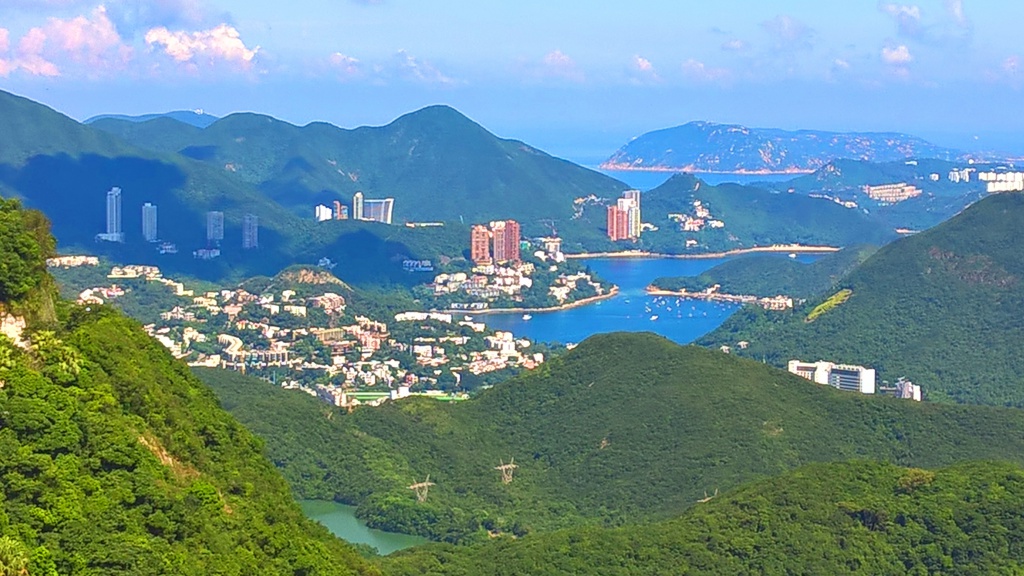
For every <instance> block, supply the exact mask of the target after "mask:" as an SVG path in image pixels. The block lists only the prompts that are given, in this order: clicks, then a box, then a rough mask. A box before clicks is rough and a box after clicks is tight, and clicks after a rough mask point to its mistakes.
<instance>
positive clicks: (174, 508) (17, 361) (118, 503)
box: [0, 203, 375, 576]
mask: <svg viewBox="0 0 1024 576" xmlns="http://www.w3.org/2000/svg"><path fill="white" fill-rule="evenodd" d="M18 216H19V214H18V211H17V210H16V207H15V205H13V204H10V203H7V204H5V207H4V210H3V217H2V218H0V238H12V237H13V238H22V237H24V236H25V235H26V234H27V235H34V234H41V233H42V232H40V230H42V229H43V228H40V227H32V226H29V227H28V228H25V222H26V221H29V222H32V221H35V220H34V219H35V218H37V217H38V215H34V214H23V215H21V217H18ZM51 248H52V239H51V240H49V241H48V242H44V243H43V244H42V245H40V246H35V247H34V248H28V247H27V245H24V244H22V243H20V242H15V243H13V244H12V243H9V242H8V243H0V265H2V266H5V267H6V268H7V269H16V268H17V266H19V265H20V264H19V263H22V264H26V263H27V264H30V266H29V270H30V272H29V273H30V274H31V275H33V276H32V277H33V278H35V279H36V280H38V281H39V283H38V286H39V287H38V288H34V289H31V290H30V291H29V292H27V293H26V292H24V291H23V290H22V289H21V288H19V283H20V282H21V280H22V278H21V277H2V276H0V284H2V286H0V293H4V294H21V298H22V300H23V301H38V300H45V299H46V298H48V296H47V297H44V296H39V295H38V294H36V292H45V291H48V290H50V289H51V288H49V287H52V286H53V282H52V280H47V279H46V277H45V273H44V272H43V271H42V270H40V268H39V266H38V262H36V258H37V257H38V255H39V254H45V253H46V251H47V250H49V249H51ZM40 274H43V277H40V276H39V275H40ZM51 302H52V300H51ZM5 305H9V303H7V302H5ZM15 311H17V308H15ZM55 312H56V313H55V314H53V315H52V316H51V317H47V316H46V315H45V314H35V315H32V316H30V324H29V327H28V330H26V332H25V333H24V334H23V338H25V340H26V345H25V346H24V347H18V346H16V345H15V344H14V343H13V342H12V341H11V340H10V339H8V338H6V337H0V563H2V564H3V566H4V568H5V570H8V572H7V573H11V572H10V571H11V570H13V571H14V572H13V573H20V570H22V569H23V568H25V567H26V565H27V569H28V573H29V574H31V575H33V576H36V575H55V574H197V575H198V574H203V575H205V574H253V573H269V574H295V575H298V574H305V575H313V574H352V573H366V574H370V573H375V570H374V569H372V568H370V567H368V566H367V565H366V564H365V562H364V561H363V560H362V559H361V558H360V557H359V556H358V554H357V552H356V551H355V550H353V549H352V548H351V547H349V546H348V545H346V544H344V543H343V542H341V541H339V540H337V539H334V538H333V537H331V536H330V535H329V534H327V533H326V530H324V529H323V528H322V527H319V526H317V525H315V524H313V523H311V522H310V521H308V520H306V519H305V518H304V517H303V516H302V513H301V511H300V510H299V509H298V507H297V506H296V504H295V503H294V501H293V500H292V499H291V494H290V493H289V490H288V486H287V484H286V483H285V481H284V480H283V479H282V478H281V476H280V475H279V474H278V473H277V472H276V471H275V470H274V468H273V466H272V465H271V463H270V462H269V461H267V460H266V458H265V457H264V456H263V453H262V452H263V444H262V443H261V442H260V441H259V440H258V439H257V438H255V437H254V436H253V435H252V434H251V433H250V432H248V431H247V430H246V429H244V428H243V427H242V426H241V425H240V424H239V423H238V422H237V421H236V420H235V419H233V418H232V417H231V416H230V415H228V414H227V413H225V412H224V411H223V410H222V409H221V408H220V407H219V406H218V404H217V401H216V398H215V397H214V395H213V394H212V393H211V392H210V391H209V389H208V388H206V387H205V386H203V384H202V383H201V382H199V381H198V380H197V379H196V378H195V377H193V376H192V375H191V374H190V373H189V371H188V369H187V368H186V367H185V365H184V364H181V363H179V362H177V361H175V360H174V359H173V358H172V357H171V356H170V355H169V354H168V353H167V351H166V350H165V349H164V348H163V347H162V346H160V345H159V344H157V343H156V342H155V341H153V340H152V339H150V338H149V337H148V336H147V335H146V333H145V332H144V331H143V330H142V329H141V328H140V326H139V325H138V324H137V323H136V322H135V321H132V320H129V319H127V318H125V317H124V316H122V315H121V314H120V313H118V312H117V311H115V310H113V309H111V308H109V307H106V306H90V307H89V308H84V307H79V306H74V305H70V304H67V303H60V302H58V303H57V306H56V309H55ZM26 559H27V563H26Z"/></svg>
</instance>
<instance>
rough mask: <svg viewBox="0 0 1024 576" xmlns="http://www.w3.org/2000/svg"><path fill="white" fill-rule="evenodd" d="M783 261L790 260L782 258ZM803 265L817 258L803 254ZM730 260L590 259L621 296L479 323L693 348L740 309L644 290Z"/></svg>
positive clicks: (554, 338)
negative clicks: (660, 340) (646, 335)
mask: <svg viewBox="0 0 1024 576" xmlns="http://www.w3.org/2000/svg"><path fill="white" fill-rule="evenodd" d="M777 257H778V258H787V256H786V255H785V254H779V255H778V256H777ZM798 258H799V260H800V261H801V262H811V261H813V260H814V259H815V258H816V257H815V256H810V255H801V256H798ZM726 260H728V258H708V259H693V260H686V259H674V258H591V259H587V260H584V261H583V262H585V263H586V265H587V266H589V267H590V269H591V270H593V271H594V272H595V273H597V274H598V275H599V276H600V277H601V278H604V279H605V280H606V281H608V282H611V283H613V284H616V285H617V286H618V287H619V294H618V295H617V296H615V297H614V298H610V299H608V300H603V301H601V302H598V303H595V304H590V305H587V306H581V307H579V308H572V309H569V310H562V311H559V312H547V313H535V314H533V315H532V316H533V318H531V319H530V320H523V315H522V313H519V314H489V315H485V316H479V317H477V318H476V319H477V320H479V321H482V322H485V323H486V324H487V325H488V327H491V328H494V329H497V330H506V331H509V332H512V333H513V334H515V335H516V336H517V337H526V338H530V339H531V340H536V341H540V342H559V343H562V344H566V343H570V342H572V343H579V342H580V341H582V340H584V339H585V338H586V337H587V336H591V335H593V334H601V333H605V332H617V331H625V332H655V333H657V334H661V335H662V336H664V337H666V338H668V339H670V340H672V341H674V342H678V343H680V344H689V343H690V342H693V341H694V340H696V339H698V338H700V337H701V336H703V335H705V334H707V333H708V332H711V331H712V330H714V329H715V328H718V327H719V326H720V325H721V324H722V323H723V322H725V320H726V319H727V318H728V317H729V316H731V315H732V313H733V312H735V311H736V310H737V306H736V305H734V304H723V303H718V302H706V301H703V300H684V299H682V298H676V297H672V296H661V297H653V296H648V295H647V293H646V292H645V288H647V286H648V285H649V284H650V283H651V281H652V280H654V279H655V278H658V277H660V276H695V275H697V274H700V273H701V272H703V271H705V270H707V269H709V268H711V267H713V266H717V265H718V264H721V263H722V262H725V261H726Z"/></svg>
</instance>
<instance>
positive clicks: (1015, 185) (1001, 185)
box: [978, 171, 1024, 194]
mask: <svg viewBox="0 0 1024 576" xmlns="http://www.w3.org/2000/svg"><path fill="white" fill-rule="evenodd" d="M978 179H979V180H981V181H982V182H985V189H986V191H987V192H988V193H989V194H994V193H997V192H1020V191H1024V172H995V171H989V172H979V173H978Z"/></svg>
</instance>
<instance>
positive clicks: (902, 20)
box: [879, 4, 924, 38]
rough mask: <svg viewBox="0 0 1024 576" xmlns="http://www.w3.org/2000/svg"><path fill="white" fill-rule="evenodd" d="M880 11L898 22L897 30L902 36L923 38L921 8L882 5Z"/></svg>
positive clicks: (902, 5) (915, 6)
mask: <svg viewBox="0 0 1024 576" xmlns="http://www.w3.org/2000/svg"><path fill="white" fill-rule="evenodd" d="M879 9H880V10H881V11H882V12H885V13H886V14H888V15H889V16H892V18H893V20H895V21H896V30H897V32H898V33H899V34H900V35H903V36H908V37H911V38H916V37H918V36H921V34H922V33H923V31H924V30H923V28H922V26H921V7H920V6H917V5H905V4H880V5H879Z"/></svg>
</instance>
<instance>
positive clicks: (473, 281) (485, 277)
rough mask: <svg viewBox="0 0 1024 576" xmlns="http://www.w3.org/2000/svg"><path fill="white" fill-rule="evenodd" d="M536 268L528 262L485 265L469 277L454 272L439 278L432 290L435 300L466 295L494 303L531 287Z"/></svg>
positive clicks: (439, 275) (436, 279) (435, 280)
mask: <svg viewBox="0 0 1024 576" xmlns="http://www.w3.org/2000/svg"><path fill="white" fill-rule="evenodd" d="M534 270H535V268H534V265H533V263H531V262H514V263H509V264H507V265H502V266H499V265H496V264H484V265H479V266H474V267H473V270H472V274H467V273H465V272H456V273H454V274H438V275H437V276H435V277H434V282H433V284H432V285H431V287H432V288H433V290H434V295H435V296H442V295H445V294H456V293H459V292H465V293H466V294H467V295H469V296H472V297H474V298H480V299H483V300H493V299H495V298H498V297H500V296H502V295H505V296H515V295H517V294H519V293H521V292H522V291H523V290H529V289H530V288H531V287H533V279H532V278H530V276H531V275H532V274H533V272H534Z"/></svg>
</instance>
